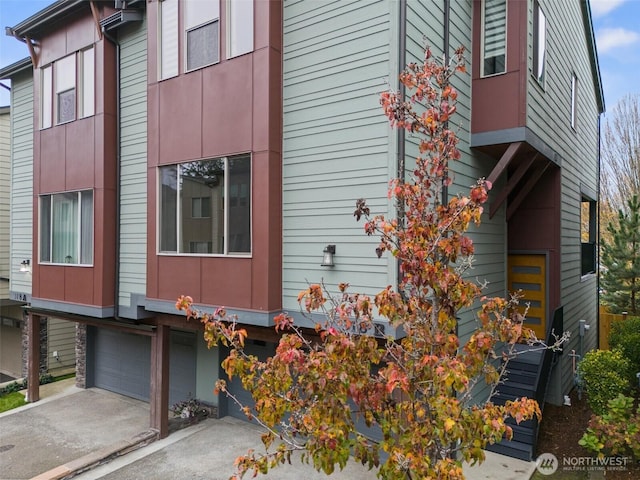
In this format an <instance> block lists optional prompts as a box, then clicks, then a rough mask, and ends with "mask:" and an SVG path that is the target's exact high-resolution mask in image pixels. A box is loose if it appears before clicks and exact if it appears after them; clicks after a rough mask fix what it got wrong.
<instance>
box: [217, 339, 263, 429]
mask: <svg viewBox="0 0 640 480" xmlns="http://www.w3.org/2000/svg"><path fill="white" fill-rule="evenodd" d="M244 351H245V353H246V354H247V355H255V356H256V357H258V358H259V359H260V360H266V359H267V358H268V357H272V356H273V355H274V354H275V352H276V345H275V344H274V343H269V342H263V341H260V340H246V343H245V346H244ZM228 388H229V393H231V394H232V395H233V396H234V397H236V398H237V399H238V400H239V401H240V402H241V403H242V405H246V406H253V404H254V402H253V398H252V397H251V394H250V393H249V392H247V391H246V390H245V389H244V388H242V382H241V381H240V379H239V378H238V377H234V378H233V380H232V381H231V382H229V383H228ZM225 401H226V402H227V411H226V413H227V414H228V415H231V416H232V417H236V418H239V419H241V420H245V421H246V420H247V416H246V415H245V414H244V413H243V412H242V410H241V409H240V407H239V406H238V405H236V404H235V403H234V402H233V400H230V399H228V398H226V399H225Z"/></svg>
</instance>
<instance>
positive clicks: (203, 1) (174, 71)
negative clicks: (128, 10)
mask: <svg viewBox="0 0 640 480" xmlns="http://www.w3.org/2000/svg"><path fill="white" fill-rule="evenodd" d="M253 1H254V0H227V4H226V15H227V19H226V20H227V23H226V27H227V39H226V40H227V58H232V57H235V56H238V55H242V54H244V53H248V52H251V51H253ZM158 5H159V8H158V15H159V37H160V38H159V43H158V65H159V68H158V75H159V79H160V80H164V79H167V78H172V77H175V76H177V75H178V74H179V73H180V62H179V52H180V50H182V51H183V58H184V65H183V67H182V71H184V72H190V71H193V70H197V69H199V68H202V67H206V66H209V65H213V64H215V63H218V62H219V61H220V4H219V2H218V1H217V0H215V1H214V0H163V1H161V2H160V3H159V4H158ZM180 19H182V25H181V24H180Z"/></svg>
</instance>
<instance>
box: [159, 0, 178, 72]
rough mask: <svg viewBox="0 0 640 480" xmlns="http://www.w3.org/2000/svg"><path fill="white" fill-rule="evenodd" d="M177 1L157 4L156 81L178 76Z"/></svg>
mask: <svg viewBox="0 0 640 480" xmlns="http://www.w3.org/2000/svg"><path fill="white" fill-rule="evenodd" d="M178 24H179V12H178V0H163V1H161V2H159V3H158V32H159V37H160V39H159V41H158V44H157V45H158V79H159V80H166V79H168V78H173V77H176V76H178V73H179V72H178V65H179V60H178V51H179V50H178V39H179V32H180V30H179V28H178Z"/></svg>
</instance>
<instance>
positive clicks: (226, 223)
mask: <svg viewBox="0 0 640 480" xmlns="http://www.w3.org/2000/svg"><path fill="white" fill-rule="evenodd" d="M244 156H247V157H249V165H250V169H251V172H250V177H249V192H251V193H250V197H249V205H248V207H249V251H248V252H230V251H229V218H230V215H229V208H230V201H229V200H228V198H229V191H230V188H229V180H230V175H229V174H228V171H229V159H230V158H234V157H244ZM207 160H223V161H224V171H225V175H224V199H225V200H224V212H223V215H224V220H223V253H189V252H180V245H181V244H182V238H181V235H180V233H181V228H180V222H181V213H180V212H182V208H183V206H182V198H181V195H180V182H179V181H177V185H178V191H177V192H176V207H175V208H176V219H175V220H176V251H169V250H162V249H161V242H162V238H161V235H162V168H163V167H172V166H175V167H177V168H176V170H177V172H176V174H177V176H178V179H179V177H180V166H181V164H177V165H176V164H172V165H160V166H159V167H158V168H157V170H156V172H157V181H156V185H157V190H156V205H157V208H156V253H157V254H158V255H159V256H190V257H192V256H199V257H242V258H246V257H251V256H252V254H253V195H252V185H253V170H254V168H253V155H251V154H249V153H247V154H240V155H234V156H232V157H213V158H208V159H202V161H207ZM187 163H189V162H187ZM210 209H211V217H202V218H213V216H214V213H213V204H212V205H210ZM182 220H184V219H182Z"/></svg>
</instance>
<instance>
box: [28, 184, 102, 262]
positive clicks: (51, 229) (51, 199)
mask: <svg viewBox="0 0 640 480" xmlns="http://www.w3.org/2000/svg"><path fill="white" fill-rule="evenodd" d="M85 192H91V226H90V232H91V262H90V263H82V262H81V260H82V253H83V252H82V231H83V230H82V218H83V214H82V194H83V193H85ZM70 193H71V194H73V193H75V194H77V199H78V200H77V202H78V218H77V232H78V238H77V251H76V256H77V258H78V261H77V262H76V263H67V262H54V261H53V260H52V259H53V248H54V245H53V237H54V218H53V215H54V208H53V202H54V197H56V196H57V195H63V194H70ZM46 200H48V201H49V202H50V204H49V219H48V224H49V241H48V244H49V255H48V257H49V259H48V260H46V259H43V258H42V234H43V231H42V230H43V229H42V221H43V216H42V215H43V214H42V212H43V203H44V202H45V201H46ZM95 204H96V201H95V192H94V191H93V190H78V191H72V192H58V193H47V194H42V195H40V198H39V202H38V212H39V220H38V263H40V264H43V265H64V266H74V267H91V266H93V264H94V261H95Z"/></svg>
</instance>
